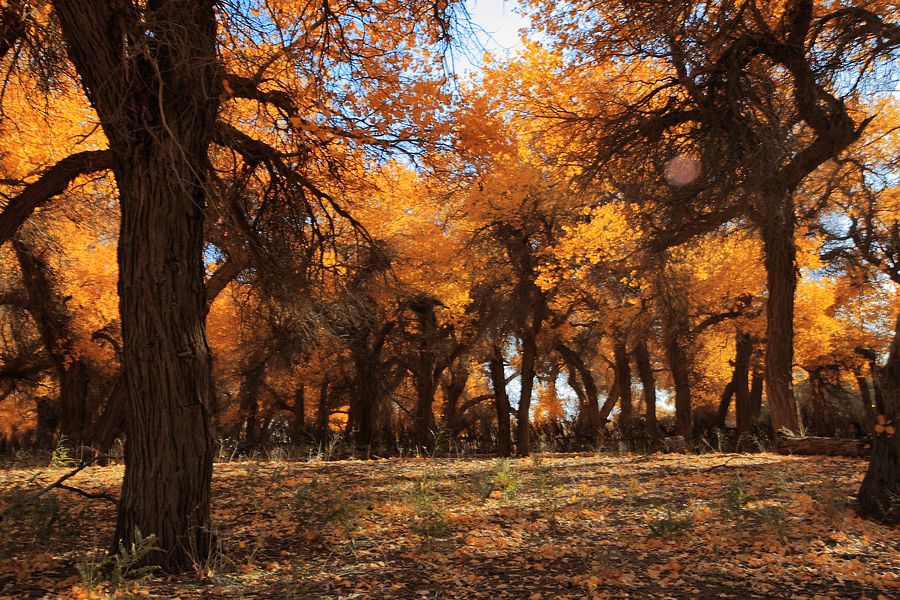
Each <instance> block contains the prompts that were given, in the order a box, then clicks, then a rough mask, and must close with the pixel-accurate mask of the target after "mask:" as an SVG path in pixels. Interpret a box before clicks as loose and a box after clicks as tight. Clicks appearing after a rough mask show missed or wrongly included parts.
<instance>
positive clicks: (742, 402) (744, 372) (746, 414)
mask: <svg viewBox="0 0 900 600" xmlns="http://www.w3.org/2000/svg"><path fill="white" fill-rule="evenodd" d="M735 346H736V347H735V357H734V375H732V378H731V380H732V381H733V382H734V418H735V425H736V426H737V436H738V438H739V439H740V437H741V436H742V435H745V434H748V433H750V432H751V431H752V430H753V428H754V427H755V426H756V419H757V418H758V415H759V407H758V406H755V405H754V402H753V400H752V394H751V389H750V359H751V358H752V356H753V336H752V335H750V334H749V333H747V332H744V331H739V332H738V334H737V338H736V343H735Z"/></svg>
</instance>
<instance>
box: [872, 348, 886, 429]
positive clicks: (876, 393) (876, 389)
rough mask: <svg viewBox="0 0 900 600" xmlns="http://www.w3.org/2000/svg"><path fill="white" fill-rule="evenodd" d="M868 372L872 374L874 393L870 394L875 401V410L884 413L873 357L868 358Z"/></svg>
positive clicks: (876, 365)
mask: <svg viewBox="0 0 900 600" xmlns="http://www.w3.org/2000/svg"><path fill="white" fill-rule="evenodd" d="M869 373H870V374H871V375H872V387H873V391H874V394H873V395H872V399H873V400H874V401H875V412H876V413H877V414H880V415H883V414H884V401H883V400H882V394H883V392H882V390H881V386H879V385H878V383H877V382H878V364H877V363H876V362H875V360H874V359H870V360H869Z"/></svg>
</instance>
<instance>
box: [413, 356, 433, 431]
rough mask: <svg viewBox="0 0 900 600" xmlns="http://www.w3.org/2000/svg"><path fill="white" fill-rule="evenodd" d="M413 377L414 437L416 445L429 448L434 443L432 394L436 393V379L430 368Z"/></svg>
mask: <svg viewBox="0 0 900 600" xmlns="http://www.w3.org/2000/svg"><path fill="white" fill-rule="evenodd" d="M426 370H427V373H426V372H422V373H420V374H418V375H416V376H413V387H414V388H415V390H416V412H415V419H414V420H415V422H414V424H413V427H414V435H415V438H416V444H418V445H419V446H421V447H423V448H429V447H431V446H432V445H433V443H434V394H435V392H437V378H436V377H435V376H434V372H433V370H432V369H431V368H426Z"/></svg>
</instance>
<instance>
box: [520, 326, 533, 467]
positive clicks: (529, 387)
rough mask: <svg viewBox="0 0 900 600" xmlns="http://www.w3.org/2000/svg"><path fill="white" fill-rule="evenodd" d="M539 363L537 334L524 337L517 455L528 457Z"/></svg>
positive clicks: (527, 334)
mask: <svg viewBox="0 0 900 600" xmlns="http://www.w3.org/2000/svg"><path fill="white" fill-rule="evenodd" d="M536 361H537V332H535V331H527V332H525V334H524V335H522V375H521V382H522V385H521V393H520V394H519V408H518V410H517V411H516V453H517V455H518V456H528V454H529V452H530V444H531V395H532V391H533V389H534V377H535V367H534V365H535V362H536Z"/></svg>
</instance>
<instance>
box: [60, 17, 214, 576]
mask: <svg viewBox="0 0 900 600" xmlns="http://www.w3.org/2000/svg"><path fill="white" fill-rule="evenodd" d="M53 6H54V8H55V13H56V16H57V18H58V20H59V23H60V25H61V27H62V32H63V37H64V38H65V41H66V46H67V49H68V53H69V57H70V58H71V60H72V62H73V64H74V65H75V68H76V70H77V71H78V74H79V75H80V77H81V81H82V85H83V87H84V89H85V91H86V92H87V95H88V97H89V99H90V100H91V104H92V105H93V107H94V108H95V109H96V111H97V114H98V116H99V118H100V123H101V124H102V126H103V129H104V132H105V133H106V137H107V139H108V140H109V146H110V150H111V152H112V154H113V171H114V173H115V176H116V182H117V184H118V188H119V201H120V204H121V229H120V234H119V308H120V313H121V317H122V338H123V368H122V370H123V376H124V380H125V385H126V389H127V392H128V400H129V416H128V441H127V444H126V450H125V479H124V482H123V484H122V494H121V497H120V498H121V499H120V501H119V510H118V522H117V524H116V532H115V536H114V540H113V549H114V551H115V550H116V549H117V548H118V545H119V543H120V542H121V543H123V544H124V545H125V546H126V547H129V546H130V545H131V544H132V542H133V541H134V539H135V532H136V531H140V532H141V534H142V535H144V536H147V535H151V534H152V535H155V536H156V542H155V544H156V546H157V547H158V548H160V550H159V551H157V552H153V553H151V554H150V555H148V557H147V559H146V562H149V563H153V564H157V565H159V566H161V567H162V568H163V569H165V570H167V571H172V572H175V571H180V570H183V569H186V568H190V566H191V565H192V564H194V563H198V562H200V563H202V562H203V561H205V560H206V558H207V557H208V556H209V553H210V550H211V548H212V541H211V532H210V514H209V503H210V482H211V479H212V458H213V453H214V441H213V433H212V429H211V420H210V407H211V404H212V377H211V372H210V356H209V346H208V344H207V338H206V323H205V316H206V298H205V290H204V285H203V274H204V265H203V215H204V210H205V207H206V185H207V173H208V170H209V159H208V148H209V144H210V139H211V135H212V132H213V125H214V122H215V117H216V110H217V106H218V98H219V95H220V91H221V80H222V77H221V72H220V69H219V65H218V60H217V56H216V38H217V35H216V15H215V8H214V3H213V2H211V1H202V2H153V3H149V4H148V7H147V8H140V9H139V8H138V7H137V5H135V4H133V3H130V2H128V3H121V2H108V1H107V0H77V1H75V0H54V2H53Z"/></svg>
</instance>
